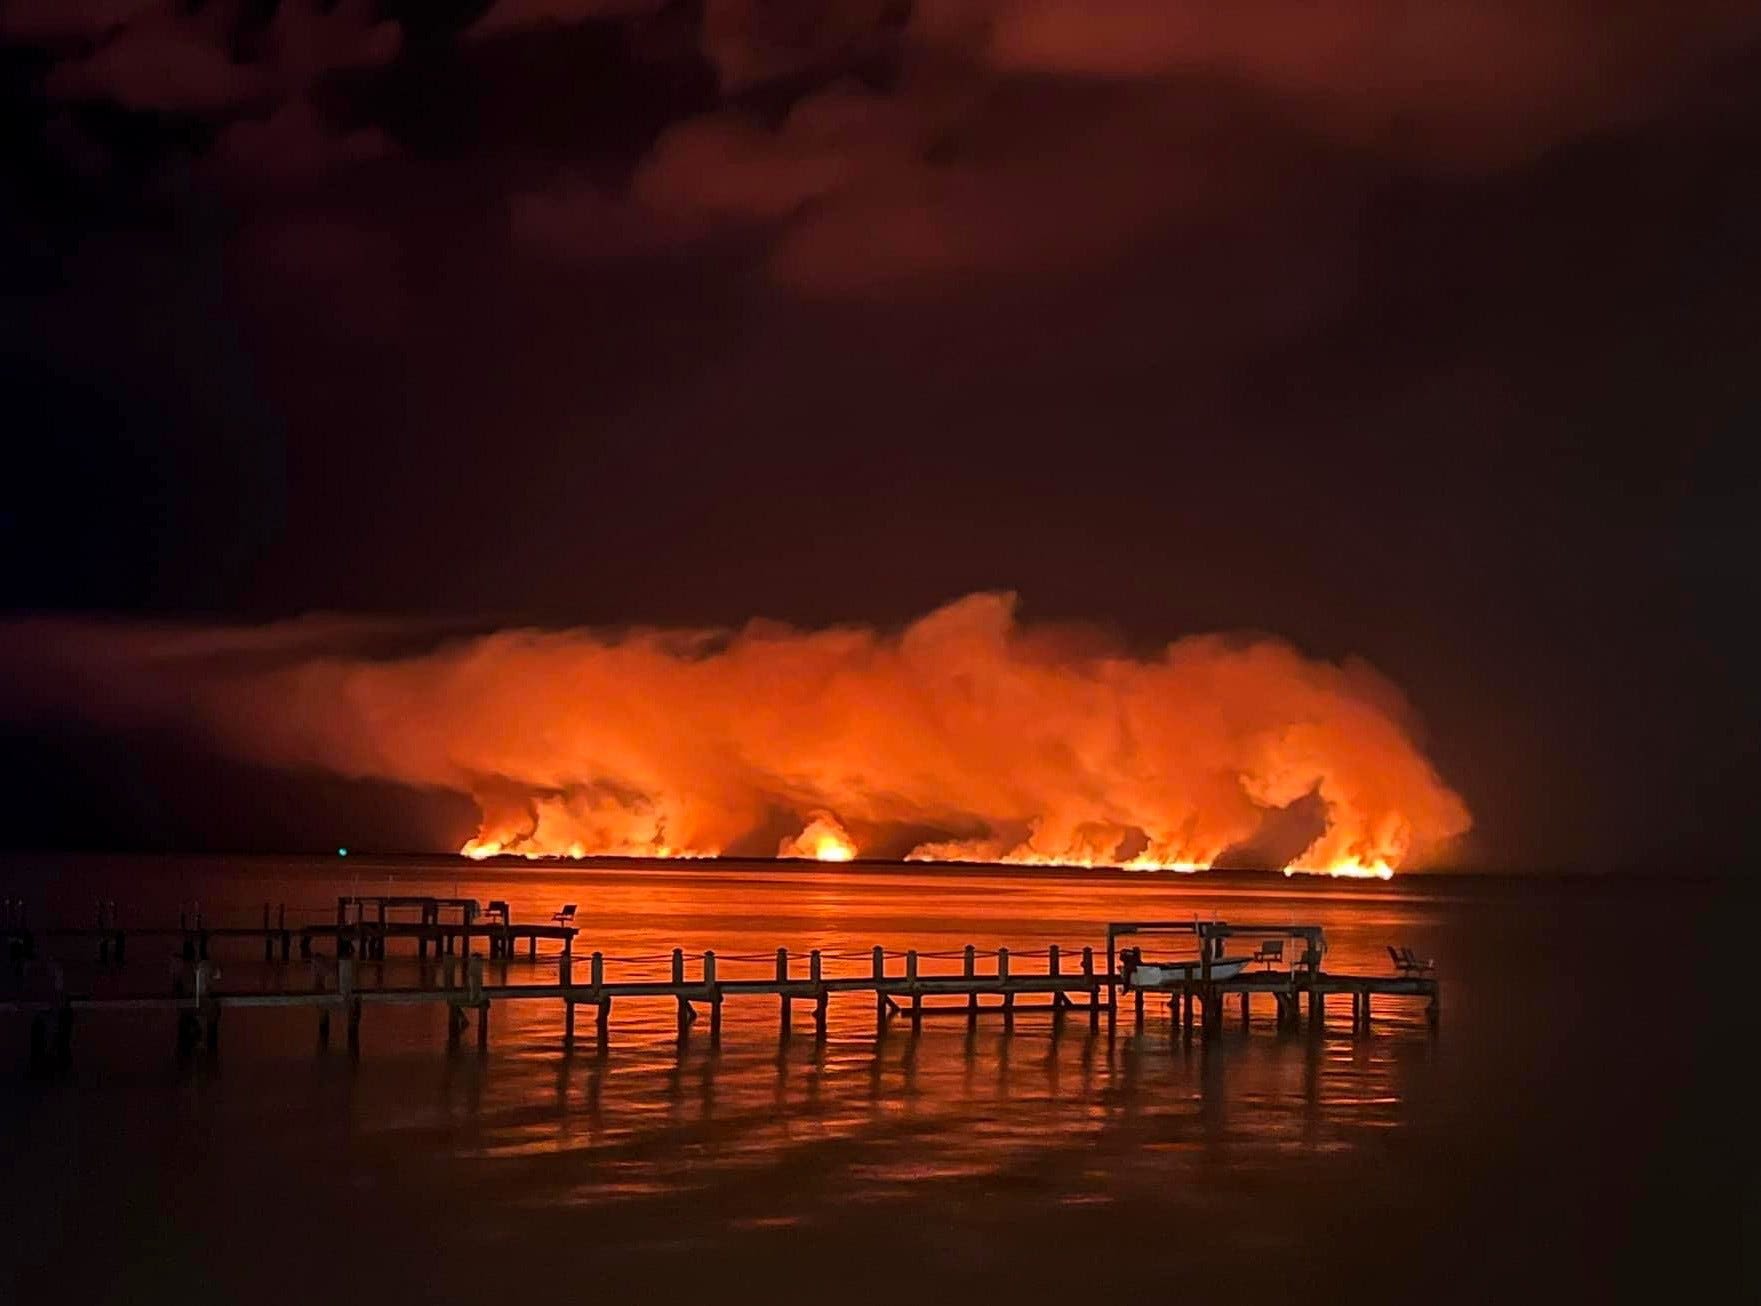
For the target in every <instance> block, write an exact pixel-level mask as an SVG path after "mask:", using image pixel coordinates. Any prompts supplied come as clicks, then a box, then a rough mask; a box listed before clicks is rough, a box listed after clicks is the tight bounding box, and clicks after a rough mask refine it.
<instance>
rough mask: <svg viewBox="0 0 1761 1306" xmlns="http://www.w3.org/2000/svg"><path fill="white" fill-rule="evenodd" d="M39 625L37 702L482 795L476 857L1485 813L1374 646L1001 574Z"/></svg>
mask: <svg viewBox="0 0 1761 1306" xmlns="http://www.w3.org/2000/svg"><path fill="white" fill-rule="evenodd" d="M27 633H28V634H29V636H30V639H29V642H28V643H27V644H26V646H27V647H31V646H34V647H36V648H37V649H38V650H40V652H41V654H42V655H44V656H45V658H46V661H45V663H44V665H45V666H46V667H48V668H49V669H50V670H49V672H46V673H42V675H40V677H39V679H40V680H41V683H39V684H36V685H34V686H32V687H31V689H30V692H31V695H32V704H33V708H34V710H37V711H42V710H43V709H44V708H45V706H47V707H48V708H49V709H50V710H58V711H60V712H65V713H68V714H80V715H86V716H89V717H95V718H96V719H98V720H100V721H101V722H102V721H105V720H110V721H115V722H121V723H128V724H133V723H138V722H140V721H142V720H143V719H146V720H154V721H158V722H160V723H165V724H173V725H176V726H178V727H180V728H184V729H196V730H199V731H200V732H201V734H202V735H203V737H204V738H205V739H206V740H207V741H208V742H209V743H210V744H213V745H217V746H219V747H220V748H222V749H224V750H225V751H227V752H228V753H231V754H233V755H236V756H238V757H241V758H244V759H247V760H250V761H253V762H258V763H265V764H268V765H272V766H277V767H282V768H317V769H320V770H323V771H327V772H330V773H332V774H336V775H341V776H346V777H354V778H361V779H375V780H388V781H394V782H398V783H401V784H405V785H412V786H417V787H423V788H433V789H443V790H451V791H455V792H459V793H464V794H469V795H471V796H472V797H473V798H474V799H475V800H476V802H477V804H478V807H479V810H480V812H481V821H480V825H479V828H478V831H477V834H476V836H475V837H474V838H472V839H471V840H470V841H469V842H468V843H467V844H466V845H465V846H464V848H463V849H462V850H461V851H463V852H465V853H467V854H469V855H471V856H475V857H486V856H492V855H495V854H499V853H509V854H524V855H528V856H573V857H581V856H592V855H616V856H631V857H709V856H716V855H741V856H753V855H759V856H768V855H778V856H783V857H804V858H819V859H823V860H835V861H841V860H848V859H850V858H852V857H877V858H898V857H908V858H918V859H933V860H944V861H983V862H1009V863H1028V864H1060V865H1090V866H1102V865H1107V866H1126V867H1134V868H1142V869H1174V870H1196V869H1200V868H1203V867H1206V866H1209V865H1212V864H1213V863H1216V862H1218V861H1219V860H1223V861H1224V862H1226V863H1227V864H1237V865H1243V864H1246V865H1262V866H1264V865H1272V866H1284V867H1287V868H1289V869H1293V870H1305V871H1319V872H1332V873H1334V874H1356V875H1382V876H1386V875H1388V874H1391V873H1392V871H1393V870H1394V869H1395V868H1397V867H1401V866H1411V865H1413V864H1418V863H1422V862H1424V861H1425V860H1426V859H1427V858H1431V857H1433V856H1434V855H1435V854H1436V853H1437V851H1438V850H1439V849H1440V848H1442V847H1443V846H1444V845H1445V844H1447V842H1448V841H1449V840H1450V839H1451V838H1453V837H1454V836H1456V835H1458V834H1460V833H1462V832H1463V831H1465V830H1466V829H1467V828H1468V826H1469V824H1470V819H1469V815H1468V811H1467V808H1466V806H1465V805H1464V804H1463V802H1462V800H1461V799H1460V798H1459V797H1458V796H1457V795H1456V794H1455V793H1454V792H1453V791H1452V790H1450V789H1449V787H1448V786H1447V785H1445V784H1444V783H1443V781H1442V780H1441V779H1440V778H1439V777H1438V775H1437V773H1436V772H1435V771H1434V770H1433V769H1432V767H1431V765H1430V763H1429V762H1428V761H1427V760H1426V758H1425V757H1424V755H1423V753H1421V752H1420V750H1419V748H1418V747H1417V745H1416V744H1415V742H1414V740H1413V737H1412V734H1411V732H1410V729H1409V728H1408V725H1407V723H1406V720H1405V717H1406V711H1405V706H1404V704H1403V702H1402V700H1401V697H1400V695H1399V693H1398V691H1397V690H1395V689H1394V687H1393V686H1391V685H1390V684H1389V683H1388V682H1387V681H1386V680H1384V679H1383V678H1382V677H1381V676H1379V675H1378V674H1376V673H1375V672H1374V671H1372V670H1370V669H1369V668H1368V667H1366V666H1363V665H1361V664H1358V663H1354V662H1350V661H1348V662H1346V663H1345V664H1343V665H1334V664H1332V663H1328V662H1322V661H1316V660H1313V659H1309V658H1305V657H1304V656H1302V655H1301V654H1299V653H1298V652H1297V651H1296V650H1295V649H1293V648H1291V647H1290V646H1289V645H1287V644H1284V643H1282V642H1280V641H1277V640H1272V639H1265V638H1255V639H1241V638H1228V637H1222V636H1211V635H1207V636H1196V637H1191V638H1186V639H1181V640H1178V641H1176V642H1174V643H1172V644H1169V645H1168V646H1166V647H1165V648H1164V649H1162V650H1161V651H1160V653H1159V654H1157V655H1155V656H1149V657H1141V656H1134V655H1132V654H1129V653H1127V652H1124V651H1122V650H1120V649H1118V648H1117V647H1115V646H1113V645H1112V644H1110V643H1108V642H1107V641H1105V640H1104V639H1102V638H1101V637H1100V636H1099V635H1098V634H1097V633H1096V632H1094V631H1092V630H1087V629H1082V628H1072V627H1047V626H1038V625H1032V624H1025V623H1021V622H1019V621H1017V619H1016V616H1015V600H1014V597H1013V596H1012V595H1008V594H974V595H971V596H969V597H967V598H964V599H960V600H958V601H956V602H953V603H950V604H948V605H946V606H944V607H942V608H939V609H937V610H936V611H934V612H931V613H930V614H928V615H927V616H925V617H922V618H920V619H919V620H917V621H916V622H913V623H912V624H911V625H909V626H907V627H906V628H905V629H904V630H903V631H901V632H897V633H892V634H884V633H880V632H877V631H874V630H871V629H867V628H860V627H839V628H833V629H828V630H818V631H800V630H795V629H792V628H788V627H782V626H777V625H773V624H767V623H759V622H755V623H752V624H750V625H748V626H747V627H745V628H744V629H742V630H739V631H737V632H730V631H676V630H656V629H638V630H633V631H628V632H624V633H620V634H616V635H612V634H606V633H602V632H594V631H586V630H561V631H547V630H506V631H500V632H496V633H492V634H487V635H479V636H474V637H471V638H467V639H459V640H453V641H450V642H446V643H442V644H440V645H439V646H437V647H431V648H427V649H425V650H424V651H420V652H416V653H408V652H404V653H397V654H392V655H385V654H384V653H383V651H381V652H379V653H378V654H367V653H363V652H362V651H361V650H362V647H363V644H364V643H370V642H371V639H372V637H373V636H374V635H375V633H376V632H375V631H374V630H372V629H370V628H364V627H359V626H356V627H344V628H341V629H340V631H339V630H338V629H337V628H336V627H335V626H334V625H332V626H328V627H327V626H325V625H324V623H322V622H314V621H307V622H303V623H302V622H297V623H287V624H286V625H284V626H277V627H267V628H252V629H222V630H204V631H189V630H180V631H168V630H163V629H157V630H141V629H139V628H136V629H134V630H118V629H115V628H106V629H105V630H103V631H102V632H101V633H100V634H99V636H98V637H94V632H93V631H91V630H90V629H78V628H74V629H68V628H58V629H56V630H47V629H43V628H38V629H35V630H33V631H31V632H27ZM377 634H378V635H379V636H380V637H383V635H384V632H383V631H379V632H377ZM381 643H383V638H381ZM15 683H16V682H15ZM55 700H59V702H56V701H55Z"/></svg>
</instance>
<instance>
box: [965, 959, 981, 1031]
mask: <svg viewBox="0 0 1761 1306" xmlns="http://www.w3.org/2000/svg"><path fill="white" fill-rule="evenodd" d="M962 965H963V969H962V972H961V973H962V974H964V975H965V976H966V978H967V979H976V978H977V977H978V952H977V950H976V949H974V948H973V946H972V945H971V944H970V943H968V944H967V945H966V955H965V957H964V958H963V959H962ZM977 1019H978V991H977V990H976V989H974V990H973V991H972V992H971V993H968V994H967V995H966V1023H967V1024H968V1025H971V1024H972V1022H973V1021H975V1020H977Z"/></svg>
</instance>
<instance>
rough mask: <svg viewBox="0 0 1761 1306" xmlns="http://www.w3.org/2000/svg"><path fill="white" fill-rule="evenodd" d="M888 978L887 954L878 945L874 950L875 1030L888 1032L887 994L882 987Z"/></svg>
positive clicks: (877, 1032)
mask: <svg viewBox="0 0 1761 1306" xmlns="http://www.w3.org/2000/svg"><path fill="white" fill-rule="evenodd" d="M886 978H887V954H886V952H885V951H884V950H883V949H881V948H879V947H877V948H875V950H874V1032H875V1033H876V1034H884V1033H886V1032H887V994H886V990H885V989H884V988H883V987H882V985H884V984H885V982H886Z"/></svg>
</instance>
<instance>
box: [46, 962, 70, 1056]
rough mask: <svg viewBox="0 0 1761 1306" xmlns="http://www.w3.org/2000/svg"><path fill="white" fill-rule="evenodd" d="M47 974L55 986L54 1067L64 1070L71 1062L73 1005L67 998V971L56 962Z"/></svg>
mask: <svg viewBox="0 0 1761 1306" xmlns="http://www.w3.org/2000/svg"><path fill="white" fill-rule="evenodd" d="M49 976H50V982H51V983H52V984H53V985H54V986H55V1068H56V1069H57V1070H66V1069H67V1067H68V1066H70V1065H71V1064H72V1063H73V1007H72V1005H71V1004H70V1003H69V1002H68V999H67V972H66V970H64V969H63V968H62V965H61V963H60V962H56V963H54V965H53V966H52V967H51V968H50V972H49Z"/></svg>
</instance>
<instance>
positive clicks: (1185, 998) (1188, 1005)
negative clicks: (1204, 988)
mask: <svg viewBox="0 0 1761 1306" xmlns="http://www.w3.org/2000/svg"><path fill="white" fill-rule="evenodd" d="M1180 1003H1181V1006H1182V1007H1183V1008H1184V1010H1183V1011H1182V1012H1181V1017H1180V1030H1181V1034H1182V1036H1183V1037H1185V1038H1191V1037H1192V980H1191V979H1185V980H1182V981H1181V982H1180Z"/></svg>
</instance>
